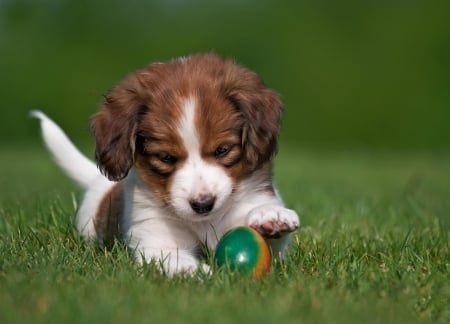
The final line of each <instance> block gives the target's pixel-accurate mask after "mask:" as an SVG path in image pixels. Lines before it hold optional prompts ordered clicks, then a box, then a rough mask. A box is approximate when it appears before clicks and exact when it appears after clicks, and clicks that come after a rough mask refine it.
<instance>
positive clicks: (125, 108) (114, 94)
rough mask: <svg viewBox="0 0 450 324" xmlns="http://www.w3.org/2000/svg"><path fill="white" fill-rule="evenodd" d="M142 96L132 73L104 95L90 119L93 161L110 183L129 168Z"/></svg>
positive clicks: (143, 104) (118, 178)
mask: <svg viewBox="0 0 450 324" xmlns="http://www.w3.org/2000/svg"><path fill="white" fill-rule="evenodd" d="M143 93H144V92H143V86H142V83H141V82H140V80H139V78H138V75H137V74H132V75H130V76H128V77H127V78H126V79H125V80H124V81H122V83H120V84H119V85H117V86H116V87H114V88H113V89H112V90H111V91H110V92H109V93H108V94H107V95H106V96H105V102H104V104H103V107H102V109H101V111H100V112H98V113H97V114H95V115H94V116H93V117H92V120H91V129H92V132H93V134H94V137H95V141H96V148H95V159H96V160H97V164H98V167H99V169H100V171H101V172H102V173H103V174H104V175H105V176H106V177H108V179H110V180H112V181H119V180H122V179H123V178H125V177H126V175H127V174H128V171H129V170H130V168H131V167H132V166H133V163H134V152H135V142H136V136H137V134H136V133H137V127H138V124H139V120H140V119H141V118H142V115H143V114H145V113H146V112H147V110H148V108H147V106H146V102H145V100H144V98H143V96H142V94H143Z"/></svg>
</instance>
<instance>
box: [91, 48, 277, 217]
mask: <svg viewBox="0 0 450 324" xmlns="http://www.w3.org/2000/svg"><path fill="white" fill-rule="evenodd" d="M281 110H282V105H281V102H280V100H279V98H278V96H277V95H276V93H274V92H273V91H272V90H270V89H268V88H267V87H266V86H265V85H264V84H263V82H262V81H261V79H260V78H259V77H258V76H257V75H256V74H255V73H254V72H252V71H250V70H248V69H246V68H244V67H242V66H239V65H236V64H235V63H233V62H232V61H230V60H222V59H220V58H218V57H217V56H215V55H213V54H205V55H193V56H190V57H188V58H183V59H178V60H174V61H170V62H168V63H157V64H152V65H150V66H148V67H147V68H145V69H143V70H141V71H138V72H136V73H133V74H131V75H129V76H128V77H127V78H126V79H125V80H124V81H122V82H121V83H120V84H118V85H117V86H116V87H114V88H113V89H112V90H111V92H110V93H109V94H108V95H107V96H106V98H105V103H104V106H103V109H102V110H101V111H100V112H99V113H97V114H96V115H95V116H94V117H93V119H92V129H93V133H94V137H95V139H96V160H97V163H98V165H99V168H100V170H101V171H102V172H103V173H104V174H105V175H106V176H107V177H108V178H109V179H111V180H114V181H119V180H121V179H123V178H124V177H125V176H126V175H127V173H128V171H129V170H130V169H131V168H132V167H133V166H134V167H135V170H136V173H137V174H138V175H139V177H140V178H141V179H142V180H143V181H144V182H145V183H146V184H147V185H148V186H149V188H151V190H152V192H154V193H155V195H156V196H157V197H158V199H159V200H160V202H161V203H162V204H163V205H164V206H167V207H169V208H171V209H172V210H173V211H174V213H175V214H176V215H177V216H179V217H183V218H187V219H189V220H192V221H195V220H204V219H205V217H207V216H208V215H214V212H215V211H219V210H221V209H223V208H225V206H226V205H227V202H228V201H229V199H230V197H231V196H232V193H233V191H234V189H235V188H236V187H237V186H238V184H239V182H240V181H241V180H242V179H244V178H246V177H248V176H249V175H251V173H252V172H253V171H255V170H256V169H258V168H260V167H261V166H262V165H264V164H265V163H267V162H269V161H270V160H271V158H272V157H273V155H274V154H275V152H276V148H277V137H278V131H279V125H280V115H281Z"/></svg>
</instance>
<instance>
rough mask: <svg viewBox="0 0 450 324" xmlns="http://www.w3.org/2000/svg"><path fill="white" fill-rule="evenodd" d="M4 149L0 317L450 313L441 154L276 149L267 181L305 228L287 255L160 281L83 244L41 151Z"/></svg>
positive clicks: (272, 319)
mask: <svg viewBox="0 0 450 324" xmlns="http://www.w3.org/2000/svg"><path fill="white" fill-rule="evenodd" d="M7 155H8V156H9V157H10V159H7V160H2V162H1V163H2V164H3V167H4V168H3V170H9V171H8V172H5V171H2V179H5V177H6V178H8V179H9V180H8V181H10V182H9V187H8V188H2V189H1V190H2V197H1V205H0V287H1V289H0V321H1V322H2V323H11V322H13V323H14V322H15V323H19V322H20V323H22V322H34V323H48V322H93V321H95V322H124V321H133V322H146V323H148V322H174V323H177V322H178V323H181V322H182V323H198V322H213V321H214V323H217V322H218V323H232V322H241V321H242V322H264V323H276V322H280V321H283V322H291V323H294V322H295V323H299V322H314V323H317V322H334V323H351V322H354V323H360V322H370V323H373V322H377V323H379V322H387V323H399V322H405V321H407V322H421V321H423V322H446V320H448V319H449V316H450V310H449V306H448V297H449V294H450V284H449V279H448V274H449V270H450V269H449V260H450V254H449V241H448V234H449V223H448V210H449V207H450V206H449V201H448V199H447V195H448V192H449V191H448V189H449V186H450V179H448V177H446V176H445V175H446V174H450V164H448V163H447V162H448V161H449V159H448V157H445V156H427V155H420V154H417V155H415V156H411V155H396V156H395V155H392V154H382V155H368V154H362V153H359V154H350V153H348V154H342V153H334V154H332V153H327V154H324V153H317V152H315V153H314V152H296V151H291V150H283V151H282V154H281V155H280V157H279V158H278V160H277V170H276V180H277V183H278V185H279V188H280V191H281V192H282V194H283V196H284V197H285V200H286V203H287V205H288V206H290V207H292V208H295V209H296V210H297V211H298V212H299V213H300V214H301V215H302V228H301V230H300V231H299V233H297V235H296V236H295V237H294V240H293V242H292V245H291V247H290V253H289V258H288V260H287V262H286V263H280V262H275V264H274V267H273V271H272V272H271V273H270V274H269V275H268V276H267V277H265V278H263V279H262V280H261V281H254V280H251V279H249V278H246V277H242V276H239V275H237V274H233V273H229V272H226V271H216V272H215V273H213V274H212V275H211V276H207V275H205V274H202V273H199V274H197V275H196V276H194V277H193V278H188V277H182V276H180V277H175V278H171V279H169V278H167V277H165V276H163V275H161V274H159V272H157V271H155V267H154V266H153V265H147V266H144V267H140V266H138V265H137V264H135V263H134V262H133V261H132V260H130V258H129V257H128V254H127V251H126V248H125V246H124V245H123V244H121V243H120V242H116V244H115V245H114V246H113V248H112V249H111V250H109V251H104V250H101V249H99V248H98V247H95V246H92V245H89V244H86V243H85V242H83V241H82V240H81V239H80V238H79V237H78V235H77V233H76V231H75V230H74V228H73V226H72V220H73V217H74V214H75V210H76V207H77V205H76V202H75V201H76V199H75V198H76V197H77V196H79V193H78V192H77V191H76V188H75V187H73V186H71V185H70V184H69V183H70V182H68V181H67V180H65V179H64V178H63V177H62V175H61V173H60V172H59V171H56V167H55V166H54V165H53V164H52V162H51V161H50V159H49V158H48V157H47V156H46V153H45V152H44V150H38V149H35V150H31V151H30V150H26V151H21V150H17V149H16V150H9V151H8V152H7ZM14 156H16V157H21V158H22V157H23V156H27V157H28V161H29V162H28V163H27V165H29V168H28V169H27V170H25V171H23V170H22V169H21V168H22V167H23V166H24V165H25V164H24V162H23V161H22V162H17V163H16V160H15V159H14V158H13V157H14ZM8 161H9V162H8ZM19 179H20V180H19ZM52 186H53V187H52ZM27 188H28V189H29V190H27ZM11 190H13V191H14V190H17V191H18V194H17V196H16V197H15V196H14V192H11ZM27 192H28V193H29V194H28V196H27ZM25 198H26V200H27V201H26V202H24V201H23V199H25Z"/></svg>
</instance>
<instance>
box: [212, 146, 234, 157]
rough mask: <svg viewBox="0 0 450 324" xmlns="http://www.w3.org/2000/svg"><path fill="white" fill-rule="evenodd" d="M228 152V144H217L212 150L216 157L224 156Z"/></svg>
mask: <svg viewBox="0 0 450 324" xmlns="http://www.w3.org/2000/svg"><path fill="white" fill-rule="evenodd" d="M229 152H230V147H228V146H219V147H218V148H216V150H215V151H214V156H215V157H216V159H219V158H221V157H224V156H226V155H227V154H228V153H229Z"/></svg>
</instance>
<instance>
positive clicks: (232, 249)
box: [214, 226, 272, 279]
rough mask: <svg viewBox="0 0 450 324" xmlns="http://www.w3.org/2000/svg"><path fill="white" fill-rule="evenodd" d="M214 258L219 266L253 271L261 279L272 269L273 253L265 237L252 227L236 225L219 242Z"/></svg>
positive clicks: (246, 271) (245, 271)
mask: <svg viewBox="0 0 450 324" xmlns="http://www.w3.org/2000/svg"><path fill="white" fill-rule="evenodd" d="M214 259H215V261H216V264H217V265H218V266H219V267H224V266H225V267H229V268H230V269H231V270H233V271H238V272H241V273H251V274H252V275H253V277H255V278H257V279H259V278H261V277H262V276H263V275H264V274H266V273H268V272H269V271H270V265H271V259H272V258H271V253H270V249H269V247H268V245H267V243H266V241H265V240H264V238H263V237H262V236H261V234H259V233H258V232H257V231H255V230H254V229H252V228H250V227H243V226H241V227H236V228H233V229H231V230H230V231H228V232H227V233H225V235H224V236H223V237H222V238H221V239H220V241H219V243H217V246H216V251H215V253H214Z"/></svg>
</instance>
